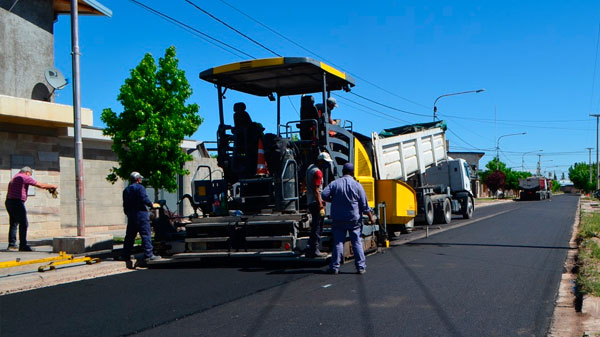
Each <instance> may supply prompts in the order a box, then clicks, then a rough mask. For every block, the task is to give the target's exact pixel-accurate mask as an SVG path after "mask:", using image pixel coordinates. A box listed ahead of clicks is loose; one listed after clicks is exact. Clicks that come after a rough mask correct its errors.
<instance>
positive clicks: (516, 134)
mask: <svg viewBox="0 0 600 337" xmlns="http://www.w3.org/2000/svg"><path fill="white" fill-rule="evenodd" d="M526 134H527V132H520V133H509V134H507V135H502V136H500V137H498V140H496V170H499V169H500V139H502V138H504V137H510V136H522V135H526Z"/></svg>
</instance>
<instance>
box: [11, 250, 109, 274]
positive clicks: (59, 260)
mask: <svg viewBox="0 0 600 337" xmlns="http://www.w3.org/2000/svg"><path fill="white" fill-rule="evenodd" d="M47 262H50V263H49V264H47V265H44V266H40V267H39V268H38V271H39V272H44V271H47V270H54V269H56V266H60V265H65V264H70V263H79V262H85V263H86V264H93V263H99V262H100V259H99V258H97V257H95V258H92V257H89V256H86V257H74V256H73V255H70V254H67V253H66V252H58V256H52V257H45V258H41V259H32V260H21V259H20V258H17V259H16V260H14V261H6V262H0V268H11V267H20V266H26V265H30V264H40V263H47Z"/></svg>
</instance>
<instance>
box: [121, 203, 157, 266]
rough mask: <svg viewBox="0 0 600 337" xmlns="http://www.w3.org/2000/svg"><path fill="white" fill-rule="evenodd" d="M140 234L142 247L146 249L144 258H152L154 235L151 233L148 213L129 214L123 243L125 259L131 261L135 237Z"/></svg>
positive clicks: (135, 212) (134, 212) (136, 212)
mask: <svg viewBox="0 0 600 337" xmlns="http://www.w3.org/2000/svg"><path fill="white" fill-rule="evenodd" d="M137 233H140V236H141V237H142V247H143V248H144V258H150V257H152V256H153V255H154V254H153V253H152V250H153V247H152V233H151V232H150V221H149V220H148V212H147V211H133V212H129V213H127V231H126V232H125V240H124V242H123V258H124V259H125V260H129V259H130V255H131V250H132V249H133V243H134V241H135V236H136V235H137Z"/></svg>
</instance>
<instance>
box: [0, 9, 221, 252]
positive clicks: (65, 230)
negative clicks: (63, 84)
mask: <svg viewBox="0 0 600 337" xmlns="http://www.w3.org/2000/svg"><path fill="white" fill-rule="evenodd" d="M78 4H79V12H80V13H82V14H93V15H107V16H110V15H111V12H110V10H108V9H107V8H106V7H104V6H102V5H101V4H100V3H98V2H97V1H93V0H79V1H78ZM69 11H70V1H69V0H21V1H14V0H0V36H1V38H0V51H1V52H0V69H1V70H2V71H1V72H0V144H2V146H1V147H0V199H1V200H2V202H1V203H0V235H5V234H7V233H8V214H7V212H6V209H5V206H4V202H3V201H4V200H5V199H6V193H7V186H8V182H9V181H10V179H11V177H12V176H13V175H14V174H15V173H16V172H18V170H19V169H20V168H21V167H23V166H30V167H31V168H32V169H33V177H34V179H36V180H38V181H40V182H43V183H48V184H54V185H58V187H59V188H58V191H59V195H58V198H56V199H53V198H52V196H51V195H50V194H49V193H47V191H45V190H41V189H35V188H33V187H30V191H29V196H28V201H27V203H26V208H27V211H28V218H29V230H28V237H29V238H39V237H52V236H62V235H76V234H77V216H76V196H75V161H74V138H73V115H74V114H73V107H72V106H69V105H62V104H56V103H53V102H54V99H53V95H52V89H53V88H52V87H51V86H50V85H49V84H48V83H47V82H46V79H45V76H44V72H45V71H46V69H48V68H50V67H52V66H53V65H54V35H53V25H54V21H55V19H56V16H57V15H59V14H68V13H69ZM81 124H82V140H83V172H84V174H83V176H84V196H85V228H86V233H94V232H99V231H106V230H121V229H124V228H125V224H126V218H125V215H124V214H123V209H122V200H121V193H122V191H123V189H124V188H125V183H124V182H122V181H119V182H118V183H115V184H111V183H110V182H108V181H107V180H106V176H107V175H108V173H109V171H110V169H111V168H112V167H113V166H118V161H117V156H116V155H115V153H114V152H113V151H112V150H111V145H112V141H111V139H110V138H108V137H105V136H103V135H102V130H101V129H99V128H94V126H93V115H92V111H91V110H89V109H85V108H82V110H81ZM182 150H184V151H187V152H188V153H191V154H193V155H194V160H193V161H192V162H188V163H187V164H186V168H187V169H188V170H189V171H191V172H194V171H195V170H196V167H197V166H198V165H200V164H204V165H210V166H211V167H213V168H214V169H216V168H217V166H216V161H215V160H212V159H211V158H210V157H208V156H207V155H206V151H205V150H204V151H200V150H202V146H198V144H197V143H196V142H194V141H184V142H183V143H182ZM185 193H191V175H190V176H186V177H180V187H179V190H178V191H177V192H176V193H175V194H169V195H168V196H169V207H170V208H171V209H172V210H177V209H178V206H177V204H176V200H178V199H179V198H180V197H181V196H182V195H183V194H185ZM149 194H150V193H149ZM161 195H165V193H161ZM179 211H180V212H183V213H184V214H190V213H191V212H192V210H191V207H190V206H189V205H185V207H183V206H182V208H180V209H179ZM0 241H3V240H0Z"/></svg>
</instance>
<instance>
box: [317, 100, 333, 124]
mask: <svg viewBox="0 0 600 337" xmlns="http://www.w3.org/2000/svg"><path fill="white" fill-rule="evenodd" d="M326 102H327V116H328V118H329V124H336V123H335V121H334V120H333V119H332V118H331V111H332V110H333V109H334V108H337V107H338V104H337V100H336V99H335V98H333V97H329V98H328V99H327V101H326ZM315 107H316V108H317V110H318V111H319V116H323V113H324V111H325V109H323V103H319V104H315Z"/></svg>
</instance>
